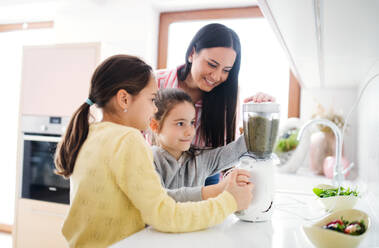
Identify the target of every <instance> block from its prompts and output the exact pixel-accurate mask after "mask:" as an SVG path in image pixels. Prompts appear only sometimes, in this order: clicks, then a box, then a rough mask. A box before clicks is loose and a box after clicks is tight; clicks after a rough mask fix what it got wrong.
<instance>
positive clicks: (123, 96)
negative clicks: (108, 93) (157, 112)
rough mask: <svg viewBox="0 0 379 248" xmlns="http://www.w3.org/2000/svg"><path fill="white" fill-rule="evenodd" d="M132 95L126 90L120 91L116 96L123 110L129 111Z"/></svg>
mask: <svg viewBox="0 0 379 248" xmlns="http://www.w3.org/2000/svg"><path fill="white" fill-rule="evenodd" d="M131 97H132V96H131V95H130V94H129V93H128V92H127V91H126V90H124V89H120V90H119V91H118V92H117V94H116V103H117V105H118V107H119V108H120V109H121V110H125V109H128V107H129V105H130V103H131Z"/></svg>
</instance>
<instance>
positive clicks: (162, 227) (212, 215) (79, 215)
mask: <svg viewBox="0 0 379 248" xmlns="http://www.w3.org/2000/svg"><path fill="white" fill-rule="evenodd" d="M70 198H71V199H70V202H71V204H70V205H71V206H70V210H69V212H68V215H67V217H66V220H65V222H64V225H63V229H62V233H63V235H64V237H65V238H66V239H67V241H68V242H69V245H70V247H91V248H96V247H107V246H109V245H110V244H113V243H115V242H117V241H119V240H121V239H124V238H126V237H128V236H129V235H131V234H133V233H135V232H138V231H140V230H141V229H143V228H144V227H145V223H146V224H149V225H151V226H153V227H154V228H155V229H157V230H159V231H163V232H190V231H195V230H200V229H204V228H207V227H210V226H213V225H216V224H218V223H221V222H222V221H223V220H224V219H225V218H226V217H227V216H228V215H229V214H231V213H233V212H234V211H235V210H236V208H237V205H236V201H235V199H234V198H233V196H232V195H231V194H230V193H228V192H226V191H225V192H223V193H222V194H220V195H219V196H218V197H216V198H212V199H210V200H208V201H201V202H186V203H176V202H175V201H174V200H173V199H172V198H170V197H169V196H168V195H167V193H166V192H165V190H164V189H163V188H162V186H161V182H160V179H159V176H158V175H157V174H156V172H155V169H154V167H153V156H152V153H151V151H150V147H149V146H148V144H147V143H146V142H145V140H144V138H143V136H142V135H141V133H140V132H139V131H138V130H136V129H134V128H130V127H125V126H122V125H117V124H114V123H111V122H101V123H95V124H91V125H90V128H89V133H88V137H87V139H86V140H85V142H84V144H83V145H82V147H81V149H80V152H79V154H78V157H77V160H76V163H75V168H74V172H73V174H72V176H71V194H70Z"/></svg>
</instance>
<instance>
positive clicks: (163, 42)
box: [157, 6, 301, 118]
mask: <svg viewBox="0 0 379 248" xmlns="http://www.w3.org/2000/svg"><path fill="white" fill-rule="evenodd" d="M234 18H264V16H263V14H262V12H261V10H260V9H259V7H258V6H250V7H241V8H227V9H206V10H192V11H179V12H162V13H161V14H160V17H159V36H158V61H157V67H158V69H163V68H166V66H167V51H168V30H169V26H170V24H172V23H174V22H181V21H193V20H210V19H234ZM300 92H301V91H300V84H299V82H298V80H297V79H296V77H295V76H294V75H293V73H292V72H291V71H290V77H289V96H288V118H290V117H299V116H300Z"/></svg>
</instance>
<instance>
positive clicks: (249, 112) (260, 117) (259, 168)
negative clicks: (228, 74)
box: [235, 102, 280, 222]
mask: <svg viewBox="0 0 379 248" xmlns="http://www.w3.org/2000/svg"><path fill="white" fill-rule="evenodd" d="M242 109H243V129H244V137H245V142H246V147H247V153H245V154H244V155H243V156H242V157H241V158H240V160H239V163H238V165H237V166H236V167H237V168H240V169H245V170H248V171H249V172H250V173H251V182H252V183H253V184H254V189H253V200H252V201H251V203H250V206H249V207H248V208H247V209H246V210H241V211H237V212H236V213H235V214H236V216H237V217H238V218H240V219H241V220H244V221H250V222H261V221H267V220H270V219H271V214H272V210H273V199H274V176H275V175H274V173H275V166H276V163H277V161H278V159H277V158H276V156H275V154H273V147H274V144H275V140H276V138H277V134H278V128H279V113H280V106H279V104H277V103H272V102H263V103H254V102H252V103H245V104H243V108H242Z"/></svg>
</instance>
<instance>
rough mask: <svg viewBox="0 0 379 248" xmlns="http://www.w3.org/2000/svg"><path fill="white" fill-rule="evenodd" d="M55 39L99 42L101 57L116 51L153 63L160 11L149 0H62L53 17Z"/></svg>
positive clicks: (62, 41) (153, 64)
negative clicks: (63, 0) (100, 44)
mask: <svg viewBox="0 0 379 248" xmlns="http://www.w3.org/2000/svg"><path fill="white" fill-rule="evenodd" d="M54 23H55V26H54V30H55V33H56V41H57V43H73V42H98V41H100V42H101V43H102V48H103V50H102V54H101V56H102V58H105V57H108V56H110V55H113V54H115V53H126V54H132V55H137V56H140V57H142V58H143V59H144V60H145V61H146V62H147V63H149V64H151V65H152V66H153V67H154V68H155V65H156V56H157V43H158V25H159V14H158V12H157V11H156V10H155V9H154V8H153V6H152V5H151V2H150V1H149V0H140V1H134V0H112V1H93V0H82V1H74V0H68V1H65V2H64V3H63V4H62V5H61V6H60V7H59V8H58V9H57V15H56V18H55V20H54Z"/></svg>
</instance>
